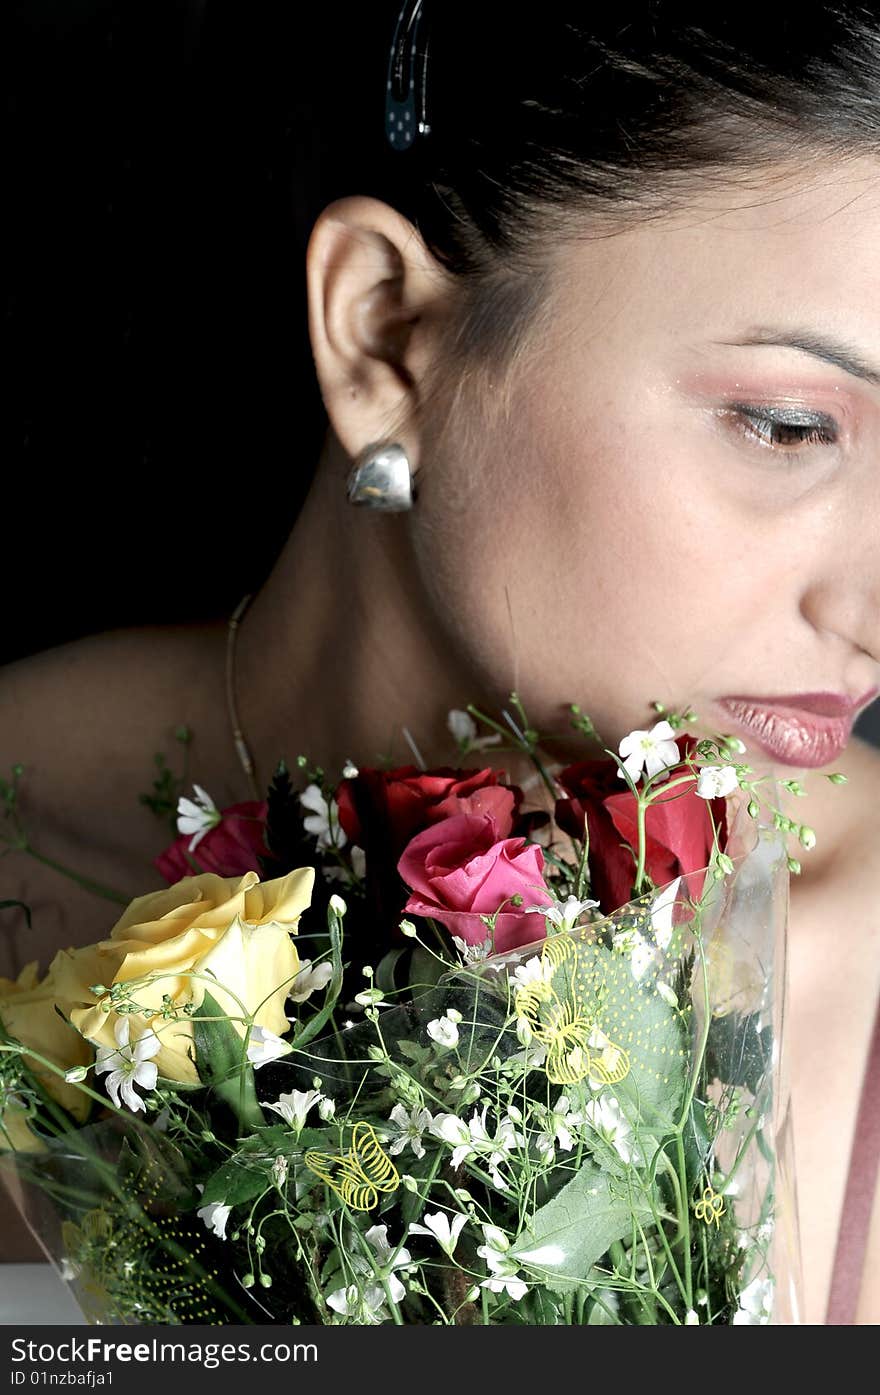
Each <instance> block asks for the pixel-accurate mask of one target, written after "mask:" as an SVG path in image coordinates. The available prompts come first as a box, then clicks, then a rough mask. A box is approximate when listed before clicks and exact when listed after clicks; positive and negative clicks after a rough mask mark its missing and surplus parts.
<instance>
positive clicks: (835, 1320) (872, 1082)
mask: <svg viewBox="0 0 880 1395" xmlns="http://www.w3.org/2000/svg"><path fill="white" fill-rule="evenodd" d="M878 1170H880V1002H878V1004H877V1015H876V1017H875V1019H874V1033H873V1036H872V1038H871V1046H870V1049H869V1052H868V1064H867V1066H866V1068H865V1078H864V1082H863V1084H862V1093H861V1096H860V1098H859V1112H858V1114H857V1115H856V1127H855V1134H854V1136H853V1145H852V1152H851V1153H850V1160H849V1172H848V1174H847V1179H846V1191H845V1193H844V1198H843V1210H842V1212H841V1216H840V1230H839V1232H838V1236H837V1249H836V1251H835V1255H834V1268H833V1270H832V1274H831V1290H830V1294H829V1298H828V1312H827V1315H826V1318H825V1322H826V1325H830V1326H832V1327H842V1326H851V1325H852V1324H854V1323H855V1320H856V1311H857V1309H858V1304H859V1292H860V1289H861V1286H862V1276H863V1272H864V1268H865V1254H866V1251H867V1248H868V1232H869V1229H870V1224H871V1212H872V1210H873V1206H874V1194H875V1190H876V1186H877V1175H878Z"/></svg>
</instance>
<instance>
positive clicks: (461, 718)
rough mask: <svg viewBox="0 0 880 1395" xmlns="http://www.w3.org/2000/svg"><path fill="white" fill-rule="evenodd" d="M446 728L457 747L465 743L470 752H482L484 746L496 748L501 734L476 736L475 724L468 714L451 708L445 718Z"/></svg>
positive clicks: (459, 709)
mask: <svg viewBox="0 0 880 1395" xmlns="http://www.w3.org/2000/svg"><path fill="white" fill-rule="evenodd" d="M446 726H447V728H448V730H449V731H450V732H451V734H452V736H453V738H454V740H455V741H456V742H457V743H458V745H459V746H462V745H464V744H465V743H466V744H467V746H468V747H469V749H470V750H472V751H482V750H483V749H484V748H485V747H486V746H497V745H498V742H499V741H500V740H501V733H500V732H495V733H493V735H492V736H477V724H476V722H475V721H474V719H473V717H472V716H471V714H470V713H469V712H464V711H462V710H461V708H459V707H453V708H452V709H451V710H450V713H449V716H448V717H447V718H446Z"/></svg>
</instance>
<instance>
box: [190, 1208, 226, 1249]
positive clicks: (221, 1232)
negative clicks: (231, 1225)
mask: <svg viewBox="0 0 880 1395" xmlns="http://www.w3.org/2000/svg"><path fill="white" fill-rule="evenodd" d="M231 1210H232V1207H231V1206H226V1205H225V1203H224V1202H222V1201H214V1202H212V1203H211V1204H210V1205H209V1206H200V1207H199V1209H198V1211H197V1212H196V1215H197V1216H199V1217H200V1218H201V1220H203V1221H204V1223H205V1225H206V1226H207V1227H208V1229H209V1230H212V1231H213V1232H214V1234H215V1235H216V1236H217V1238H218V1240H225V1239H226V1222H227V1221H228V1220H229V1213H230V1211H231Z"/></svg>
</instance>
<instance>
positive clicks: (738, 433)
mask: <svg viewBox="0 0 880 1395" xmlns="http://www.w3.org/2000/svg"><path fill="white" fill-rule="evenodd" d="M878 249H880V162H875V161H864V162H860V163H852V164H851V165H849V166H843V167H839V168H837V169H836V170H829V169H827V168H823V169H822V171H821V173H819V172H816V173H814V175H813V177H812V179H811V181H810V182H809V183H808V184H807V183H804V181H803V180H802V181H800V183H799V184H797V185H795V184H794V183H793V182H792V183H790V184H789V185H787V186H784V187H780V186H778V185H777V184H775V183H773V182H771V181H770V180H768V181H767V184H766V187H765V188H764V189H763V190H762V191H760V192H759V193H757V194H755V193H752V194H751V196H750V195H749V194H747V193H745V192H740V193H739V194H732V193H731V192H730V191H729V190H728V191H727V192H726V193H725V194H724V195H722V194H720V193H717V192H714V193H713V194H712V195H711V196H710V197H708V198H707V199H705V200H703V201H701V202H700V204H699V206H696V205H694V206H691V207H690V208H689V209H688V211H687V213H682V214H679V215H677V216H676V217H675V218H674V219H671V218H670V219H665V220H664V221H663V222H654V223H651V222H646V223H644V224H643V225H642V226H640V227H636V228H634V229H633V230H632V231H628V232H626V233H623V234H620V235H617V236H613V237H605V238H600V239H596V240H584V241H581V242H577V243H570V244H567V245H565V246H563V247H561V248H559V249H558V250H557V251H556V252H555V253H553V256H554V262H553V268H552V276H553V292H552V302H551V306H550V309H551V312H552V313H551V315H550V319H549V325H550V328H549V331H548V333H547V334H546V337H545V338H543V339H542V341H541V343H540V344H536V345H534V347H533V353H532V356H531V357H530V359H529V361H528V367H527V368H526V369H525V371H524V372H522V373H521V374H520V375H519V376H518V377H517V379H516V382H515V384H514V389H513V391H512V393H511V398H510V413H509V416H508V417H507V419H506V422H505V424H504V425H503V426H500V427H498V428H497V429H495V430H494V431H492V432H489V433H487V434H486V436H485V438H484V439H483V440H482V441H481V442H480V443H479V445H478V446H477V448H476V450H475V447H474V443H473V439H472V433H471V432H464V431H462V432H461V433H460V442H461V443H462V444H461V448H460V449H456V438H457V436H459V432H458V431H457V428H456V425H455V422H454V421H453V423H452V430H451V433H450V437H449V440H448V442H447V443H446V444H445V446H444V450H443V455H442V458H439V459H438V458H436V456H431V454H430V449H429V448H428V451H427V456H426V463H427V466H428V468H427V469H426V470H425V471H424V476H423V482H421V483H420V495H419V501H418V505H417V507H416V508H415V510H414V511H413V513H412V515H411V516H410V520H411V521H410V527H411V529H412V538H413V541H414V545H415V549H416V556H417V559H418V568H419V571H420V574H421V577H422V580H423V584H424V586H425V587H426V589H427V592H428V594H429V596H430V597H431V601H432V604H433V607H434V609H435V610H436V613H437V616H438V618H439V619H440V621H441V623H442V624H443V625H444V626H445V627H446V630H447V632H448V636H449V640H450V643H452V644H453V645H454V646H455V647H456V649H457V651H458V653H459V655H460V657H461V659H462V661H463V662H464V663H466V664H467V665H469V666H470V667H471V668H472V669H473V670H474V671H475V673H477V674H479V675H481V682H482V685H483V687H484V689H485V690H491V691H492V692H497V693H500V694H501V695H502V696H506V693H507V691H509V689H510V688H511V687H513V686H515V687H516V688H517V689H518V691H519V693H520V695H521V697H522V699H523V701H524V703H525V705H526V709H527V711H528V713H529V716H530V718H531V720H532V722H533V724H535V725H538V726H539V727H540V728H541V729H542V730H545V731H546V730H554V731H558V732H563V731H565V730H566V728H567V718H566V713H565V711H564V707H563V704H565V703H567V702H569V701H575V702H579V703H580V704H581V706H582V707H583V708H584V710H585V711H587V712H588V713H589V714H590V716H591V717H592V719H593V721H594V723H595V725H596V727H597V729H598V731H599V733H600V735H601V737H602V738H603V741H604V742H605V743H606V744H608V745H613V746H614V747H615V748H616V746H617V744H618V742H619V741H620V739H621V737H622V736H624V735H625V734H626V733H627V732H628V731H630V730H632V729H634V728H644V727H647V726H650V725H651V724H652V722H654V721H656V720H658V718H657V716H656V713H654V712H653V711H652V710H651V708H650V705H649V704H650V703H651V702H652V701H654V700H659V701H661V702H663V703H665V704H666V706H667V708H669V709H671V710H685V709H686V708H687V707H688V706H691V707H692V708H693V709H694V710H695V711H696V713H697V714H698V718H699V721H698V722H697V723H695V724H692V726H691V729H693V730H695V731H698V732H700V733H703V734H705V733H708V732H711V731H736V730H737V728H736V727H735V726H734V725H732V724H731V721H730V717H729V714H728V713H727V712H726V711H725V710H724V709H720V708H719V706H718V703H719V699H721V698H722V697H724V696H725V695H735V696H742V695H748V696H754V697H773V696H778V695H787V694H795V693H805V692H819V691H825V692H833V693H837V694H841V695H848V696H850V697H853V698H856V697H860V696H862V695H864V694H866V693H867V692H868V691H869V690H870V689H871V688H872V687H874V686H875V685H877V684H878V683H880V255H878ZM785 341H788V342H785ZM845 354H846V355H849V356H851V357H852V358H853V359H854V360H858V362H852V363H849V364H848V365H847V366H845V364H844V361H843V356H844V355H845ZM835 359H836V360H837V361H835ZM860 365H861V366H860ZM862 367H863V369H864V371H861V369H862ZM470 425H471V426H472V423H471V424H470ZM465 439H466V448H464V444H463V443H464V441H465ZM457 501H458V502H457ZM740 734H741V733H740ZM746 740H748V738H747V737H746ZM557 749H558V750H559V751H560V754H563V753H564V751H565V748H564V747H559V748H557ZM572 749H579V750H580V751H581V752H583V747H582V745H580V746H579V747H573V748H572ZM749 750H750V753H751V754H752V756H753V757H755V758H754V760H753V764H754V765H756V766H760V765H761V764H762V753H761V751H760V750H759V749H758V750H755V749H754V748H753V747H752V746H751V745H750V746H749ZM763 761H764V763H768V764H773V762H771V761H769V759H768V758H767V757H766V756H765V757H763ZM795 763H796V764H797V763H800V762H795ZM788 773H789V774H791V773H792V772H791V771H789V772H788Z"/></svg>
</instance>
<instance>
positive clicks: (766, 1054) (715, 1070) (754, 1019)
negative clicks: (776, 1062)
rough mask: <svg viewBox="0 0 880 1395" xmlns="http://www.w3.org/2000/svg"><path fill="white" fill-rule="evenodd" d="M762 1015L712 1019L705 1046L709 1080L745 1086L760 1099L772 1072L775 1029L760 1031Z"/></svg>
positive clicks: (751, 1014) (732, 1013)
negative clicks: (759, 1095) (761, 1089)
mask: <svg viewBox="0 0 880 1395" xmlns="http://www.w3.org/2000/svg"><path fill="white" fill-rule="evenodd" d="M759 1022H760V1013H756V1012H753V1013H749V1014H747V1015H745V1016H743V1015H742V1014H740V1013H737V1012H731V1013H728V1014H727V1015H726V1016H724V1017H713V1018H712V1022H711V1026H710V1030H709V1039H708V1041H707V1043H706V1069H707V1071H708V1074H709V1079H710V1080H711V1079H713V1078H717V1079H718V1080H720V1081H722V1083H723V1084H726V1085H744V1086H745V1087H746V1089H747V1090H750V1091H751V1093H752V1094H753V1095H757V1094H758V1092H759V1090H760V1088H761V1085H762V1083H763V1081H764V1078H765V1076H766V1074H767V1072H768V1070H769V1069H770V1063H771V1059H772V1052H773V1028H772V1027H771V1026H770V1024H769V1023H768V1024H767V1025H766V1026H765V1027H763V1028H760V1027H759V1025H758V1024H759Z"/></svg>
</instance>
